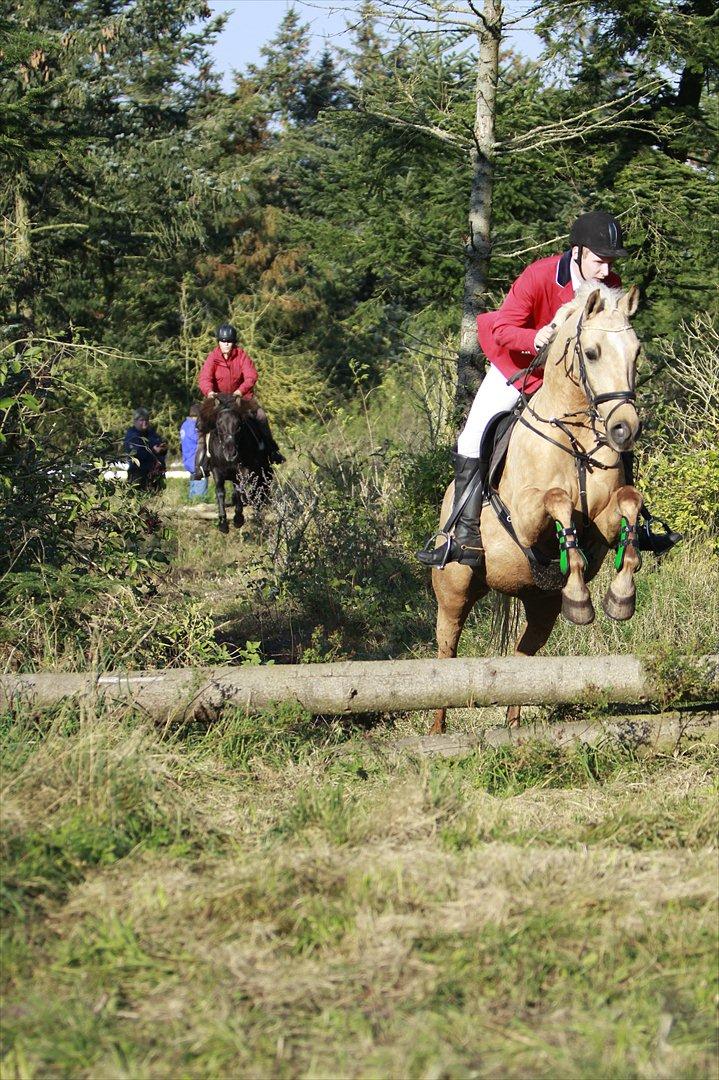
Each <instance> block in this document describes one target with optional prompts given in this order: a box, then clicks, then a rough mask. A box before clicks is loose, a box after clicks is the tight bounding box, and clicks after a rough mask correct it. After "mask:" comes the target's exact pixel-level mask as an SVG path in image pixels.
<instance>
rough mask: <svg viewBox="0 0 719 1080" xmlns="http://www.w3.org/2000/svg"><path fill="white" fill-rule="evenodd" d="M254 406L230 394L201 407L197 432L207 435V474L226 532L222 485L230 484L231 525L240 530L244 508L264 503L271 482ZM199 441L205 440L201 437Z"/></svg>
mask: <svg viewBox="0 0 719 1080" xmlns="http://www.w3.org/2000/svg"><path fill="white" fill-rule="evenodd" d="M254 412H255V407H254V406H253V405H252V404H250V403H248V402H246V401H244V400H243V399H242V398H239V397H235V396H234V395H233V394H218V395H217V397H215V398H206V399H205V400H204V401H203V402H202V405H201V406H200V423H199V425H198V427H199V429H200V431H205V432H207V433H208V434H207V452H208V456H209V464H210V471H211V472H212V479H213V480H214V482H215V495H216V497H217V513H218V527H219V530H220V532H222V533H227V532H229V531H230V527H229V525H228V524H227V511H226V509H225V483H226V482H227V481H228V480H229V481H231V483H232V485H233V493H232V504H233V506H234V508H235V516H234V518H233V519H232V524H233V525H234V526H235V528H236V529H239V528H240V527H241V526H242V525H243V524H244V521H245V514H244V508H245V506H248V505H250V504H253V505H255V506H261V505H263V504H264V503H266V502H267V499H268V496H269V490H270V484H271V482H272V463H271V461H270V458H269V447H268V445H267V440H266V439H263V437H262V432H261V431H260V429H259V427H258V424H257V421H256V420H255V419H254ZM200 438H205V436H204V435H200Z"/></svg>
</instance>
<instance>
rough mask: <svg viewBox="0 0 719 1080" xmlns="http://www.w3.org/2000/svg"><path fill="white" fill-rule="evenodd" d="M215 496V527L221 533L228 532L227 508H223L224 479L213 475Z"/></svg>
mask: <svg viewBox="0 0 719 1080" xmlns="http://www.w3.org/2000/svg"><path fill="white" fill-rule="evenodd" d="M215 497H216V499H217V528H218V529H219V530H220V532H221V533H228V532H229V531H230V526H229V525H228V524H227V510H226V509H225V481H224V480H219V479H218V478H217V476H215Z"/></svg>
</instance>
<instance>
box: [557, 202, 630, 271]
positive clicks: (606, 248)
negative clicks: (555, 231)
mask: <svg viewBox="0 0 719 1080" xmlns="http://www.w3.org/2000/svg"><path fill="white" fill-rule="evenodd" d="M569 243H570V245H571V246H572V247H579V248H583V247H585V248H589V250H590V251H593V252H594V254H595V255H598V256H599V257H600V259H621V258H623V257H624V256H625V255H628V254H629V252H628V251H627V249H626V248H625V247H624V237H623V236H622V227H621V225H620V224H619V222H618V221H617V219H616V218H615V217H612V215H611V214H606V213H605V212H604V211H603V210H592V211H591V213H589V214H580V215H579V217H578V218H577V220H576V221H575V222H574V224H573V225H572V230H571V232H570V234H569Z"/></svg>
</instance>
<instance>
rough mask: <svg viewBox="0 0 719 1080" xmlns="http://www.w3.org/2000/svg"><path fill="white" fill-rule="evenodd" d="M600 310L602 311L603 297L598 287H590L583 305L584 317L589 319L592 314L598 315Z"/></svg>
mask: <svg viewBox="0 0 719 1080" xmlns="http://www.w3.org/2000/svg"><path fill="white" fill-rule="evenodd" d="M600 311H604V297H603V296H602V294H601V292H600V291H599V289H592V291H591V292H590V294H589V296H588V297H587V302H586V304H585V305H584V318H585V319H591V318H592V316H594V315H598V314H599V313H600Z"/></svg>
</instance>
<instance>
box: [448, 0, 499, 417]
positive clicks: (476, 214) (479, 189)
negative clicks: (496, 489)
mask: <svg viewBox="0 0 719 1080" xmlns="http://www.w3.org/2000/svg"><path fill="white" fill-rule="evenodd" d="M478 37H479V59H478V63H477V81H476V83H475V100H476V106H475V116H474V129H473V136H474V138H473V141H474V146H473V148H472V154H471V164H472V189H471V192H470V197H469V234H468V236H467V241H466V245H465V275H464V296H463V300H462V328H461V335H460V344H459V356H458V358H457V399H456V407H457V415H458V417H459V418H460V419H461V421H462V422H463V421H464V419H465V418H466V415H467V412H468V411H469V408H470V406H471V404H472V399H473V397H474V394H475V392H476V389H477V386H478V384H479V381H480V379H481V377H482V374H483V364H482V359H481V351H480V348H479V343H478V342H477V315H478V314H479V312H480V311H482V310H483V302H482V297H483V294H484V293H485V291H486V287H487V271H488V267H489V256H490V251H491V246H490V236H491V229H492V185H493V181H494V116H495V102H496V96H497V73H498V69H499V44H500V40H501V37H502V4H501V2H500V0H484V10H483V13H482V14H481V15H480V16H479V28H478Z"/></svg>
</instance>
